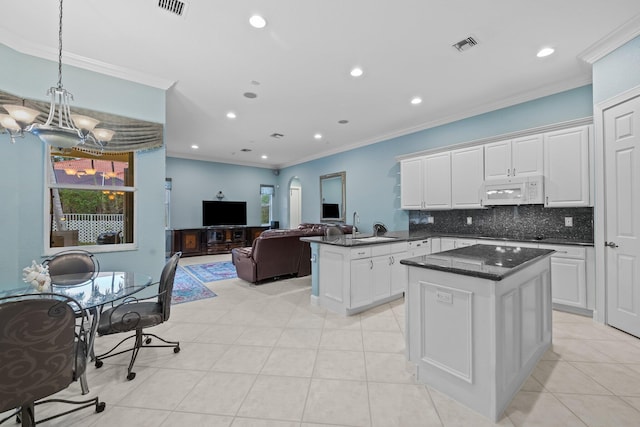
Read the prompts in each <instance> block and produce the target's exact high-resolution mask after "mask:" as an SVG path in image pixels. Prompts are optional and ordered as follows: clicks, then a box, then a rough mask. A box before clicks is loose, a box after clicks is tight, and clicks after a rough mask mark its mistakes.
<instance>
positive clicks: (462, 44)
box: [453, 37, 478, 52]
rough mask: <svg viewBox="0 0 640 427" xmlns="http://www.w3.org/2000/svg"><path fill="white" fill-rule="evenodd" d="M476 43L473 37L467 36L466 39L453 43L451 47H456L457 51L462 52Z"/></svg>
mask: <svg viewBox="0 0 640 427" xmlns="http://www.w3.org/2000/svg"><path fill="white" fill-rule="evenodd" d="M477 44H478V41H477V40H476V39H474V38H473V37H467V38H466V39H464V40H460V41H459V42H458V43H456V44H454V45H453V47H455V48H456V49H458V51H460V52H464V51H466V50H469V49H471V48H472V47H474V46H475V45H477Z"/></svg>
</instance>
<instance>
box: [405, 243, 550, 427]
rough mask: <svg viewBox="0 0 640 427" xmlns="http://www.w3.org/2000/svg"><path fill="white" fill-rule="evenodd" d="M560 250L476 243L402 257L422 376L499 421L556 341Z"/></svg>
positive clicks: (409, 337) (409, 329) (411, 334)
mask: <svg viewBox="0 0 640 427" xmlns="http://www.w3.org/2000/svg"><path fill="white" fill-rule="evenodd" d="M552 253H553V251H551V250H545V249H532V248H516V247H505V246H492V245H473V246H469V247H464V248H460V249H454V250H451V251H446V252H440V253H437V254H433V255H425V256H419V257H414V258H409V259H404V260H402V261H401V263H402V264H405V265H407V266H409V285H408V289H407V293H406V296H405V298H406V299H405V307H406V310H407V316H406V322H407V324H406V334H405V335H406V354H407V357H408V359H409V360H410V361H411V362H413V363H415V364H416V366H417V377H418V381H420V382H422V383H424V384H427V385H429V386H431V387H433V388H435V389H437V390H439V391H441V392H443V393H445V394H447V395H449V396H450V397H452V398H453V399H455V400H457V401H459V402H460V403H462V404H464V405H466V406H468V407H470V408H471V409H474V410H475V411H477V412H479V413H481V414H483V415H485V416H486V417H488V418H489V419H491V420H493V421H498V420H499V419H500V417H501V416H502V413H503V411H504V410H505V408H506V407H507V406H508V405H509V403H510V402H511V400H512V399H513V397H514V396H515V394H516V393H517V392H518V390H519V389H520V387H521V386H522V384H523V383H524V382H525V380H526V379H527V377H528V376H529V375H530V374H531V372H532V371H533V368H534V367H535V365H536V363H537V362H538V360H539V359H540V357H541V356H542V355H543V354H544V352H545V351H546V350H547V349H548V348H549V346H550V345H551V279H550V268H551V266H550V255H551V254H552Z"/></svg>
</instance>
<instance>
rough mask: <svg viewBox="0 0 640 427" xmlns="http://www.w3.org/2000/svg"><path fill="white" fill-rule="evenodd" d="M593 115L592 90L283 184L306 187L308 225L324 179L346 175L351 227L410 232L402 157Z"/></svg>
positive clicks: (361, 151) (437, 131) (450, 128)
mask: <svg viewBox="0 0 640 427" xmlns="http://www.w3.org/2000/svg"><path fill="white" fill-rule="evenodd" d="M592 115H593V104H592V91H591V86H590V85H588V86H583V87H580V88H576V89H573V90H569V91H566V92H561V93H558V94H554V95H550V96H546V97H543V98H539V99H536V100H532V101H529V102H525V103H522V104H518V105H514V106H511V107H508V108H503V109H500V110H495V111H492V112H489V113H486V114H481V115H478V116H474V117H470V118H468V119H464V120H459V121H457V122H453V123H449V124H446V125H442V126H438V127H434V128H431V129H426V130H423V131H420V132H416V133H413V134H410V135H405V136H401V137H398V138H394V139H390V140H387V141H383V142H379V143H377V144H373V145H369V146H366V147H362V148H358V149H354V150H351V151H347V152H344V153H340V154H336V155H333V156H329V157H325V158H322V159H318V160H314V161H310V162H306V163H303V164H300V165H295V166H291V167H288V168H284V169H282V170H281V171H280V177H279V178H280V180H279V183H280V186H281V187H285V188H286V186H287V183H288V182H289V181H290V180H291V178H293V177H297V178H298V179H299V180H300V183H301V187H302V220H303V222H318V218H320V202H319V200H320V189H319V176H320V175H324V174H328V173H334V172H340V171H346V172H347V179H346V187H347V190H346V192H347V194H346V196H347V201H346V208H347V222H348V223H351V218H352V214H353V211H357V212H358V214H359V216H360V224H359V228H360V230H362V231H365V232H368V231H371V230H372V227H373V224H374V223H375V222H378V221H381V222H383V223H384V224H386V225H387V228H388V229H389V230H406V229H408V214H407V212H406V211H403V210H401V209H400V175H399V174H400V165H399V164H398V163H397V162H396V160H395V158H396V156H400V155H403V154H408V153H413V152H419V151H423V150H427V149H431V148H438V147H445V146H449V145H452V144H458V143H463V142H467V141H472V140H476V139H480V138H486V137H490V136H496V135H501V134H505V133H509V132H514V131H518V130H524V129H530V128H535V127H539V126H544V125H549V124H553V123H560V122H564V121H568V120H573V119H578V118H583V117H591V116H592ZM278 203H279V204H280V206H279V211H280V212H285V213H286V212H288V200H287V199H286V197H285V198H281V199H279V200H278ZM286 217H287V215H283V216H282V219H281V224H280V225H281V226H282V227H288V224H287V218H286Z"/></svg>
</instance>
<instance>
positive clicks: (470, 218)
mask: <svg viewBox="0 0 640 427" xmlns="http://www.w3.org/2000/svg"><path fill="white" fill-rule="evenodd" d="M471 224H473V217H470V216H468V217H467V225H471Z"/></svg>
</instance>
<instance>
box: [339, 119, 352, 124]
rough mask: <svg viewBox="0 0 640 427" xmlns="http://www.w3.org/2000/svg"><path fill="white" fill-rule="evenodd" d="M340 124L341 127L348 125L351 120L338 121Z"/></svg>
mask: <svg viewBox="0 0 640 427" xmlns="http://www.w3.org/2000/svg"><path fill="white" fill-rule="evenodd" d="M338 123H340V124H341V125H346V124H347V123H349V120H345V119H342V120H338Z"/></svg>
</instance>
